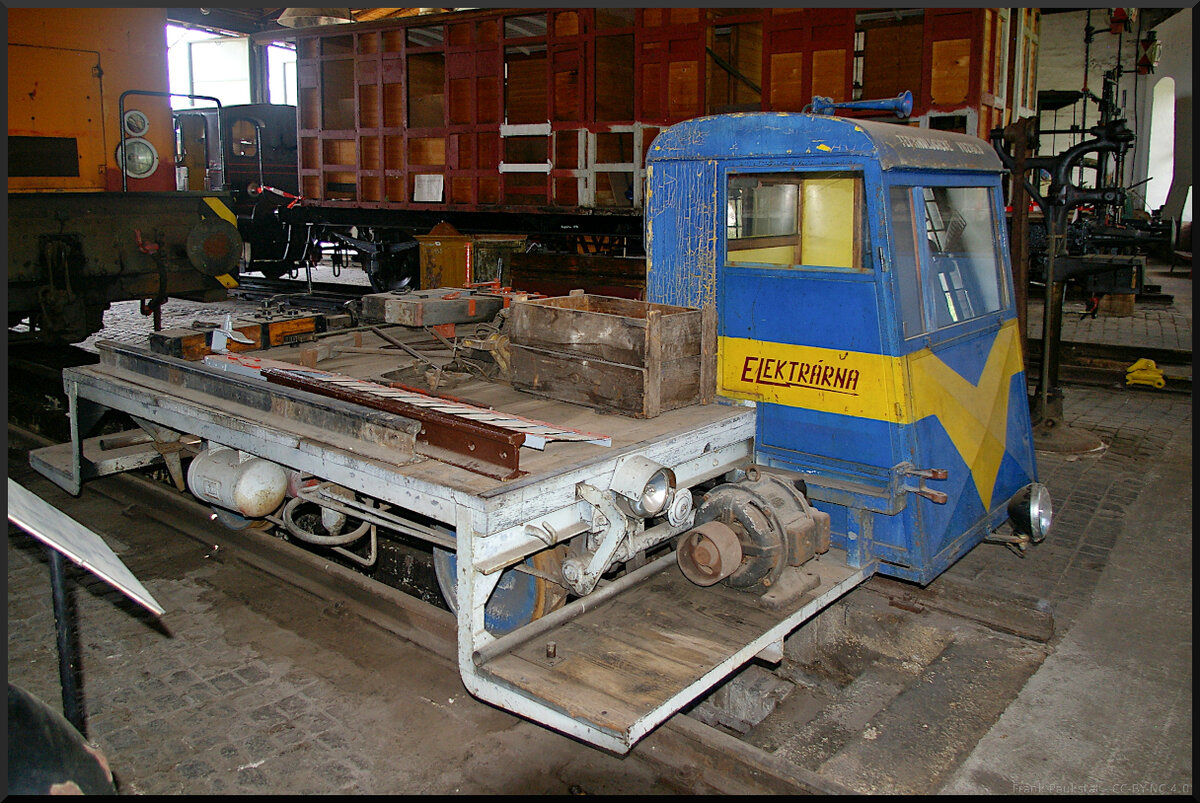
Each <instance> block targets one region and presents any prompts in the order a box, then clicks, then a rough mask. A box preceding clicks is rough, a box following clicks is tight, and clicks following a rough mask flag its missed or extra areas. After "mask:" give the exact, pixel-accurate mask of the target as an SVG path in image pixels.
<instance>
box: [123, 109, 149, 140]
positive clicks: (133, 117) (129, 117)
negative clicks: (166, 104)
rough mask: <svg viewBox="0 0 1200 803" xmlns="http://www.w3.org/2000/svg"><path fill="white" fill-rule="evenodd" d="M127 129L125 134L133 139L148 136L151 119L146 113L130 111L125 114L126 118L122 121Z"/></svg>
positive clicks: (135, 110)
mask: <svg viewBox="0 0 1200 803" xmlns="http://www.w3.org/2000/svg"><path fill="white" fill-rule="evenodd" d="M121 122H122V124H123V125H124V127H125V133H126V134H128V135H129V136H131V137H142V136H145V135H146V131H148V130H149V129H150V118H149V117H147V116H146V113H145V112H142V111H138V110H137V109H130V110H129V111H127V112H125V118H124V120H122V121H121Z"/></svg>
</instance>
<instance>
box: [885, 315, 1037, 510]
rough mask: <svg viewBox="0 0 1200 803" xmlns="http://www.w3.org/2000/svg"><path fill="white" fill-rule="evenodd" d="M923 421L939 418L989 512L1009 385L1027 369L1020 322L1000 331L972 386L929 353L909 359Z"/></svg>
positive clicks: (1001, 455)
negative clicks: (1019, 335) (1018, 332)
mask: <svg viewBox="0 0 1200 803" xmlns="http://www.w3.org/2000/svg"><path fill="white" fill-rule="evenodd" d="M908 366H909V376H910V378H911V380H912V393H913V408H914V409H915V410H916V414H917V417H918V419H920V418H924V417H925V416H929V415H935V416H937V419H938V421H939V422H940V423H941V425H942V427H943V428H944V429H945V430H946V434H947V435H949V436H950V440H951V441H953V443H954V448H955V449H957V450H958V453H959V454H960V455H961V456H962V459H963V462H965V463H966V464H967V466H968V467H969V468H970V469H971V479H972V480H974V482H975V488H976V489H977V490H978V491H979V498H980V499H982V500H983V506H984V508H985V509H987V510H991V507H992V489H993V488H994V487H995V484H996V475H997V474H998V473H999V472H1000V463H1001V461H1003V459H1004V452H1005V447H1006V444H1007V439H1008V402H1009V395H1010V394H1009V384H1010V383H1011V381H1012V377H1013V375H1014V374H1016V373H1019V372H1020V371H1022V370H1024V365H1023V363H1022V359H1021V344H1020V338H1019V337H1018V334H1017V322H1016V320H1011V321H1009V322H1008V323H1006V324H1004V326H1002V327H1000V331H999V332H997V333H996V339H995V341H994V342H993V343H992V349H991V351H990V352H989V353H988V358H987V362H986V363H985V364H984V368H983V373H982V374H981V375H980V377H979V382H978V383H977V384H974V385H972V384H971V383H970V382H968V381H967V380H965V379H963V378H962V377H961V376H959V374H958V373H957V372H956V371H954V370H953V369H951V368H950V367H949V366H948V365H946V364H945V363H944V362H942V361H941V360H939V359H938V358H937V357H936V356H935V355H934V354H932V353H931V352H930V351H929V350H928V349H923V350H922V351H919V352H916V353H915V354H912V355H910V356H909V358H908Z"/></svg>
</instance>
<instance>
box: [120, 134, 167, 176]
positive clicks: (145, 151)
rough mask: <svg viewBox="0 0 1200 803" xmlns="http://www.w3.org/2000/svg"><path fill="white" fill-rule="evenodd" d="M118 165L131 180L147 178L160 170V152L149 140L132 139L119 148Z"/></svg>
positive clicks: (123, 142)
mask: <svg viewBox="0 0 1200 803" xmlns="http://www.w3.org/2000/svg"><path fill="white" fill-rule="evenodd" d="M116 157H117V164H118V165H120V167H121V169H123V170H124V171H125V175H127V176H129V177H130V178H145V177H146V176H149V175H151V174H152V173H154V171H155V170H157V169H158V151H156V150H155V149H154V146H153V145H151V144H150V141H149V140H145V139H142V138H141V137H130V138H129V139H126V140H124V141H122V142H121V144H120V145H118V146H117V153H116Z"/></svg>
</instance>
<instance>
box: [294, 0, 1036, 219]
mask: <svg viewBox="0 0 1200 803" xmlns="http://www.w3.org/2000/svg"><path fill="white" fill-rule="evenodd" d="M1037 28H1038V12H1037V10H1036V9H1016V10H1010V9H987V8H971V9H942V8H930V9H905V10H900V9H893V10H879V9H855V8H819V9H803V8H801V9H797V8H785V9H779V8H776V9H702V8H670V9H665V8H650V9H634V8H616V9H599V8H597V9H532V10H518V9H504V10H496V9H491V10H476V11H470V12H455V13H446V14H434V15H423V16H419V17H407V18H403V19H393V20H387V21H381V22H376V23H360V24H355V25H334V26H324V27H321V28H309V29H303V30H298V31H296V32H295V33H294V37H295V41H296V45H297V57H298V76H299V103H298V107H299V112H298V115H299V119H298V125H299V135H298V139H299V157H300V189H301V194H302V195H303V196H304V197H305V198H306V199H308V200H309V201H315V202H319V203H320V204H322V205H325V206H326V207H333V208H336V207H355V208H358V209H366V208H379V209H393V210H411V211H413V212H417V211H425V212H444V213H454V212H476V211H488V210H500V209H503V210H509V211H520V212H530V211H543V212H551V213H562V212H586V213H589V214H596V213H611V214H613V215H617V216H620V215H622V214H624V215H640V213H641V210H642V208H643V204H644V200H645V199H644V189H643V186H644V177H645V157H646V153H647V151H648V150H649V149H650V148H651V143H652V141H653V139H654V136H655V135H656V134H657V133H658V131H659V130H660V129H661V128H663V127H665V126H667V125H670V124H672V123H675V122H679V121H681V120H685V119H689V118H693V117H700V116H704V115H709V114H719V113H728V112H755V111H781V112H790V111H803V110H805V108H806V107H807V106H808V104H809V103H810V102H811V101H812V98H813V97H814V96H824V97H828V98H831V99H832V100H834V101H835V102H840V101H849V100H854V99H858V98H860V97H862V98H882V97H894V96H896V95H898V94H899V93H901V92H904V91H906V90H907V91H911V92H912V94H913V96H914V108H913V111H912V114H911V116H909V117H908V118H907V119H906V120H903V121H901V122H902V123H906V124H908V125H911V126H919V127H927V128H934V129H941V130H953V131H958V132H961V133H968V134H972V135H975V136H980V137H983V138H986V137H987V132H988V131H990V130H991V128H993V127H994V126H997V125H1004V124H1006V123H1007V122H1009V121H1010V120H1011V119H1013V117H1014V115H1017V114H1020V113H1022V112H1023V111H1026V112H1029V113H1032V108H1031V107H1032V106H1033V101H1032V98H1033V92H1034V89H1035V87H1034V85H1033V83H1032V82H1033V75H1034V67H1035V64H1036V58H1037ZM290 37H291V35H289V38H290ZM892 119H893V120H894V119H895V118H892ZM414 220H422V221H423V220H425V218H423V217H421V218H414ZM471 225H472V224H471V222H470V220H469V219H465V222H464V223H463V226H465V227H468V228H469V227H470V226H471ZM576 225H578V224H576ZM460 228H462V226H460ZM593 230H595V231H603V228H602V227H596V226H593ZM634 236H635V237H636V236H637V235H636V234H635V235H634Z"/></svg>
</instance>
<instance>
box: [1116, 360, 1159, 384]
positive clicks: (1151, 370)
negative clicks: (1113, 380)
mask: <svg viewBox="0 0 1200 803" xmlns="http://www.w3.org/2000/svg"><path fill="white" fill-rule="evenodd" d="M1125 384H1126V385H1149V386H1151V387H1155V388H1161V387H1165V386H1166V384H1167V380H1165V379H1163V372H1162V371H1160V370H1159V369H1158V366H1157V365H1155V364H1154V360H1147V359H1146V358H1145V357H1143V358H1142V359H1140V360H1138V361H1137V362H1135V363H1134V364H1133V365H1131V366H1129V367H1128V368H1126V369H1125Z"/></svg>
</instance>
